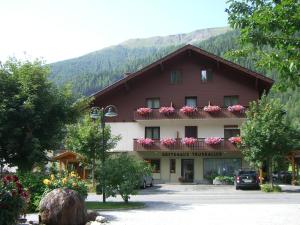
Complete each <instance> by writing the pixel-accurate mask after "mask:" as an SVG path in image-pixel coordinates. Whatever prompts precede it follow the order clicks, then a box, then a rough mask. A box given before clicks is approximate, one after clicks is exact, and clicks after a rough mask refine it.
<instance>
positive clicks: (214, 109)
mask: <svg viewBox="0 0 300 225" xmlns="http://www.w3.org/2000/svg"><path fill="white" fill-rule="evenodd" d="M203 110H204V111H205V112H211V113H214V112H219V111H220V110H221V108H220V107H219V106H217V105H208V106H205V107H204V108H203Z"/></svg>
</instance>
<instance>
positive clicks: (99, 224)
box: [91, 221, 102, 225]
mask: <svg viewBox="0 0 300 225" xmlns="http://www.w3.org/2000/svg"><path fill="white" fill-rule="evenodd" d="M91 225H102V224H101V223H100V222H98V221H92V222H91Z"/></svg>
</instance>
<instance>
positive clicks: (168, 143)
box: [160, 138, 176, 146]
mask: <svg viewBox="0 0 300 225" xmlns="http://www.w3.org/2000/svg"><path fill="white" fill-rule="evenodd" d="M160 143H161V144H163V145H166V146H171V145H174V144H175V143H176V140H175V139H174V138H164V139H162V140H160Z"/></svg>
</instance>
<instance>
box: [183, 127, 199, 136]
mask: <svg viewBox="0 0 300 225" xmlns="http://www.w3.org/2000/svg"><path fill="white" fill-rule="evenodd" d="M185 137H193V138H198V127H197V126H186V127H185Z"/></svg>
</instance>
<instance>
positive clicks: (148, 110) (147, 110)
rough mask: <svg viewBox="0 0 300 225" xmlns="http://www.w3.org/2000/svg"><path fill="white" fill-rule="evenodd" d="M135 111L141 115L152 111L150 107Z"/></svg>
mask: <svg viewBox="0 0 300 225" xmlns="http://www.w3.org/2000/svg"><path fill="white" fill-rule="evenodd" d="M136 112H137V113H138V114H139V115H141V116H146V115H149V114H150V113H151V112H152V109H151V108H139V109H137V110H136Z"/></svg>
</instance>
